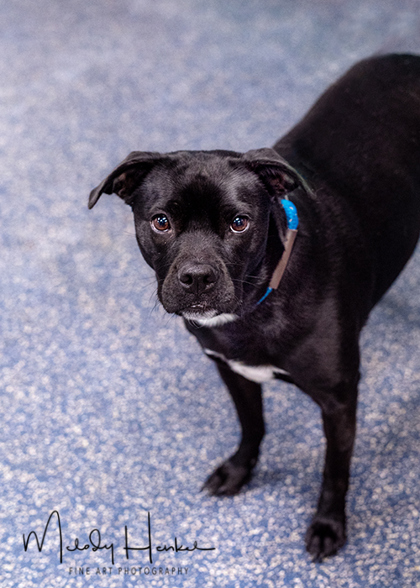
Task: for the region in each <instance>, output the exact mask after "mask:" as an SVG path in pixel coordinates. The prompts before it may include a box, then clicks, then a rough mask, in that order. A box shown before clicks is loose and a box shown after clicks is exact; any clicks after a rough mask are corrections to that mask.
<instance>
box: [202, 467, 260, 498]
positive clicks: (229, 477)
mask: <svg viewBox="0 0 420 588" xmlns="http://www.w3.org/2000/svg"><path fill="white" fill-rule="evenodd" d="M251 471H252V468H250V467H246V466H239V465H235V464H233V463H232V462H231V461H230V460H227V461H225V463H223V464H222V465H221V466H220V467H218V468H217V470H215V471H214V472H213V473H212V474H211V476H209V477H208V478H207V480H206V482H205V483H204V486H203V487H202V490H206V491H207V492H208V493H209V494H212V495H213V496H233V495H234V494H237V493H238V492H239V490H240V489H241V488H242V486H243V485H244V484H246V482H248V481H249V480H250V478H251Z"/></svg>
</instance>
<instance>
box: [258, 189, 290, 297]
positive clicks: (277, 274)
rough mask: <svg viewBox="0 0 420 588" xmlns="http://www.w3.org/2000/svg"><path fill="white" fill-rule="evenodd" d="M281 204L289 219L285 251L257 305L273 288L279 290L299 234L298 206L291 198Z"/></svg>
mask: <svg viewBox="0 0 420 588" xmlns="http://www.w3.org/2000/svg"><path fill="white" fill-rule="evenodd" d="M281 204H282V206H283V210H284V212H285V214H286V219H287V231H286V238H285V240H284V243H283V245H284V251H283V254H282V256H281V257H280V261H279V262H278V264H277V266H276V269H275V270H274V272H273V275H272V276H271V280H270V283H269V285H268V288H267V290H266V292H265V294H264V296H263V297H262V298H260V300H259V301H258V302H257V306H258V305H259V304H261V302H263V301H264V300H265V299H266V298H267V296H268V295H269V294H271V292H272V291H273V290H277V288H278V286H279V284H280V281H281V279H282V277H283V274H284V272H285V269H286V266H287V262H288V261H289V257H290V254H291V252H292V248H293V243H294V242H295V239H296V235H297V228H298V225H299V218H298V213H297V210H296V206H295V205H294V204H293V202H290V200H281Z"/></svg>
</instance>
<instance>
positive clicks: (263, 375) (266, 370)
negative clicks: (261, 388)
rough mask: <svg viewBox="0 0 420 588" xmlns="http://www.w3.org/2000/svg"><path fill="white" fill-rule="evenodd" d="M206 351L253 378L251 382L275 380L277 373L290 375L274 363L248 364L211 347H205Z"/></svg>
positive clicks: (240, 372) (231, 367) (207, 353)
mask: <svg viewBox="0 0 420 588" xmlns="http://www.w3.org/2000/svg"><path fill="white" fill-rule="evenodd" d="M204 352H205V353H206V355H208V356H209V357H216V358H218V359H221V360H222V361H224V362H225V363H226V364H227V365H228V366H229V367H230V369H231V370H232V371H233V372H235V373H237V374H239V375H240V376H243V377H244V378H246V379H247V380H251V382H256V383H257V384H262V383H263V382H268V381H269V380H274V378H275V377H276V374H283V375H285V376H288V375H289V374H288V373H287V372H286V371H285V370H282V369H281V368H278V367H275V366H273V365H246V364H245V363H242V362H241V361H236V360H234V359H226V357H225V356H224V355H223V354H222V353H217V351H212V350H211V349H204Z"/></svg>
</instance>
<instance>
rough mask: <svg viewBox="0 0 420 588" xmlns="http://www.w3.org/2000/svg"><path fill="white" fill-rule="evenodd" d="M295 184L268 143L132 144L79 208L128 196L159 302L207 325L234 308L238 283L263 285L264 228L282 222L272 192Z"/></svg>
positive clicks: (240, 304)
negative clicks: (223, 147)
mask: <svg viewBox="0 0 420 588" xmlns="http://www.w3.org/2000/svg"><path fill="white" fill-rule="evenodd" d="M301 184H302V180H301V178H300V177H299V175H298V174H297V172H296V171H295V170H294V169H293V168H291V166H289V164H288V163H287V162H286V161H285V160H284V159H282V158H281V157H280V156H279V155H278V154H277V153H276V152H275V151H273V150H272V149H258V150H253V151H249V152H247V153H245V154H240V153H235V152H230V151H179V152H175V153H167V154H159V153H149V152H138V151H134V152H133V153H130V155H129V156H128V157H127V158H126V159H125V160H124V161H122V162H121V163H120V164H119V165H118V166H117V167H116V168H115V169H114V170H113V171H112V172H111V173H110V174H109V176H108V177H107V178H105V180H104V181H103V182H102V183H101V184H100V185H99V186H98V187H97V188H95V189H94V190H92V192H91V194H90V198H89V208H92V207H93V206H94V205H95V204H96V202H97V201H98V199H99V197H100V196H101V194H102V193H106V194H112V193H115V194H117V195H118V196H120V197H121V198H122V199H123V200H124V201H125V202H126V203H127V204H129V205H130V206H131V207H132V209H133V212H134V220H135V229H136V236H137V241H138V244H139V247H140V249H141V252H142V254H143V256H144V259H145V260H146V262H147V263H148V264H149V265H150V266H151V267H152V268H153V269H154V270H155V272H156V277H157V282H158V297H159V300H160V301H161V303H162V304H163V306H164V308H165V310H167V311H168V312H170V313H175V314H178V315H181V316H183V317H184V318H186V319H188V320H199V321H202V322H205V321H206V320H207V321H208V320H210V321H214V324H216V323H217V321H219V322H222V321H223V320H226V319H228V318H229V317H235V316H237V315H240V314H242V310H243V309H244V304H245V306H246V302H247V300H245V299H247V295H246V293H247V287H249V286H250V285H253V289H254V290H255V289H258V288H260V289H261V287H262V286H263V284H262V283H261V282H262V281H263V280H264V279H266V277H267V276H264V275H263V272H261V268H262V266H263V264H264V259H265V257H266V249H267V239H268V235H269V227H270V226H271V225H273V223H275V227H276V232H277V235H280V238H281V236H282V234H283V232H284V231H285V229H286V221H285V216H284V213H282V209H281V205H280V204H279V197H282V196H284V194H286V193H287V192H290V191H292V190H294V189H295V188H297V187H298V186H299V185H301ZM257 294H258V293H257ZM257 294H255V295H257ZM216 317H219V318H216Z"/></svg>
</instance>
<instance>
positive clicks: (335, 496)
mask: <svg viewBox="0 0 420 588" xmlns="http://www.w3.org/2000/svg"><path fill="white" fill-rule="evenodd" d="M333 396H334V397H335V399H338V400H333V399H332V398H331V396H330V395H328V396H327V395H326V396H325V397H324V398H323V399H322V400H321V401H319V404H320V405H321V409H322V418H323V425H324V432H325V437H326V441H327V447H326V456H325V466H324V474H323V483H322V489H321V495H320V497H319V501H318V508H317V512H316V514H315V516H314V518H313V520H312V522H311V524H310V526H309V528H308V531H307V533H306V548H307V550H308V551H309V553H310V554H311V555H313V556H314V561H321V560H322V559H323V558H324V557H327V556H329V555H333V554H335V553H336V552H337V551H338V550H339V549H340V547H342V546H343V545H344V543H345V541H346V529H345V527H346V515H345V502H346V493H347V489H348V484H349V472H350V461H351V456H352V452H353V445H354V438H355V434H356V405H357V382H356V384H355V385H349V383H345V384H342V385H340V386H338V387H337V389H336V390H334V395H333Z"/></svg>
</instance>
